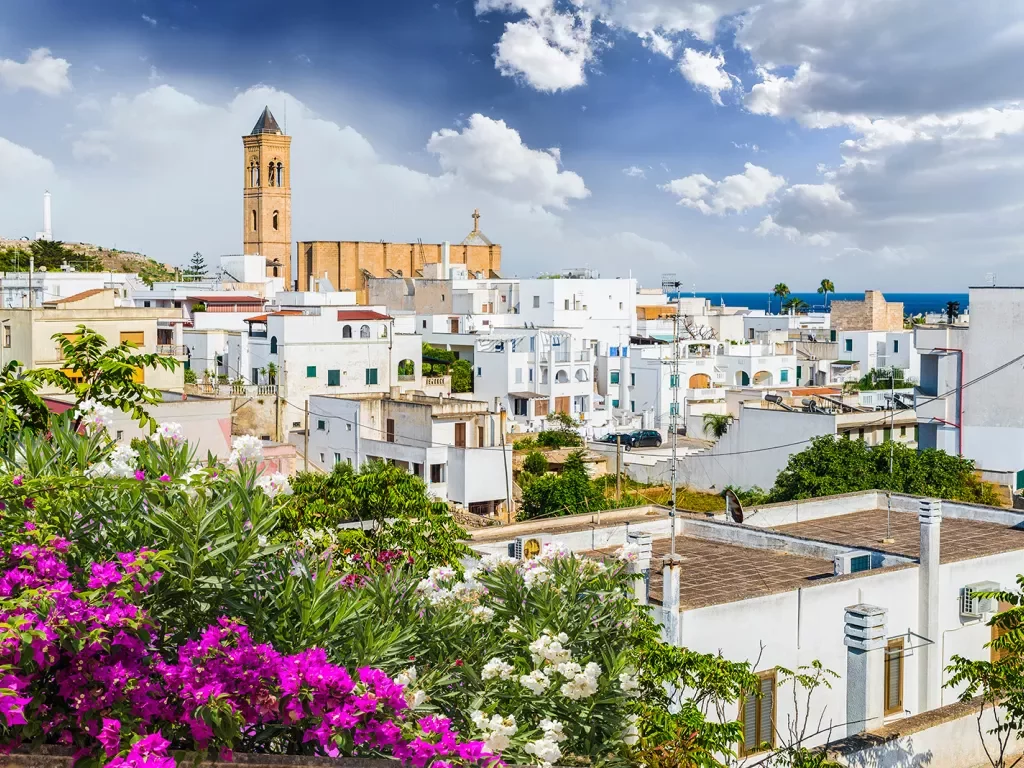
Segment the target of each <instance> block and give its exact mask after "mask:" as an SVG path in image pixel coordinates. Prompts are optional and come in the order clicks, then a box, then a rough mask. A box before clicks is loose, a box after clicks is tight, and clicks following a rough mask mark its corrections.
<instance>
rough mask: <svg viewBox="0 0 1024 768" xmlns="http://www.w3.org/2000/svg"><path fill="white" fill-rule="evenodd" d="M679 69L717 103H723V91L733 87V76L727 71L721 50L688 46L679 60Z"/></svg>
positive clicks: (694, 85) (695, 86)
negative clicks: (711, 51) (710, 50)
mask: <svg viewBox="0 0 1024 768" xmlns="http://www.w3.org/2000/svg"><path fill="white" fill-rule="evenodd" d="M679 71H680V72H682V73H683V77H685V78H686V79H687V80H689V81H690V83H691V84H692V85H693V87H694V88H699V89H700V90H703V91H707V92H708V93H709V94H710V95H711V100H712V101H713V102H715V104H718V105H721V104H722V96H721V94H722V91H728V90H731V89H732V85H733V77H732V75H730V74H729V73H728V72H726V71H725V56H723V55H722V53H721V52H720V51H719V52H717V53H704V52H702V51H698V50H696V49H694V48H687V49H686V50H685V51H683V58H682V59H681V60H680V62H679Z"/></svg>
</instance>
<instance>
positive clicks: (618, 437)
mask: <svg viewBox="0 0 1024 768" xmlns="http://www.w3.org/2000/svg"><path fill="white" fill-rule="evenodd" d="M619 441H621V442H622V444H623V445H629V444H630V439H629V434H628V433H626V432H609V433H608V434H607V435H603V436H601V437H598V438H595V439H594V442H595V443H611V444H612V445H615V443H616V442H619Z"/></svg>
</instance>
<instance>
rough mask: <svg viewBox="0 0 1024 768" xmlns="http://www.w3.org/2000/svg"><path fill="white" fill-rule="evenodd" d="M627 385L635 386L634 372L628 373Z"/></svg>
mask: <svg viewBox="0 0 1024 768" xmlns="http://www.w3.org/2000/svg"><path fill="white" fill-rule="evenodd" d="M629 385H630V386H631V387H635V386H636V374H635V373H631V374H629Z"/></svg>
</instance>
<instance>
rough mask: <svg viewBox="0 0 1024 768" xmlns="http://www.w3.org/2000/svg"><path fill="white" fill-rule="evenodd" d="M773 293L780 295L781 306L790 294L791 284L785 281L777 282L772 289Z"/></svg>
mask: <svg viewBox="0 0 1024 768" xmlns="http://www.w3.org/2000/svg"><path fill="white" fill-rule="evenodd" d="M772 295H773V296H778V297H779V305H780V306H781V305H782V302H783V301H785V300H786V297H787V296H789V286H788V285H786V284H785V283H776V284H775V288H774V290H772Z"/></svg>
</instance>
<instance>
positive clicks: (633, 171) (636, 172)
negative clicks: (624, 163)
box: [622, 165, 647, 179]
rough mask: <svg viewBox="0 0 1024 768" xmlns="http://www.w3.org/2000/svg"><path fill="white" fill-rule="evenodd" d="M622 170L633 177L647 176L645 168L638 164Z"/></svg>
mask: <svg viewBox="0 0 1024 768" xmlns="http://www.w3.org/2000/svg"><path fill="white" fill-rule="evenodd" d="M622 172H623V173H624V174H626V175H627V176H629V177H630V178H632V179H642V178H644V177H645V176H647V174H646V173H645V172H644V169H643V168H641V167H640V166H637V165H631V166H629V168H623V169H622Z"/></svg>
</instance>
